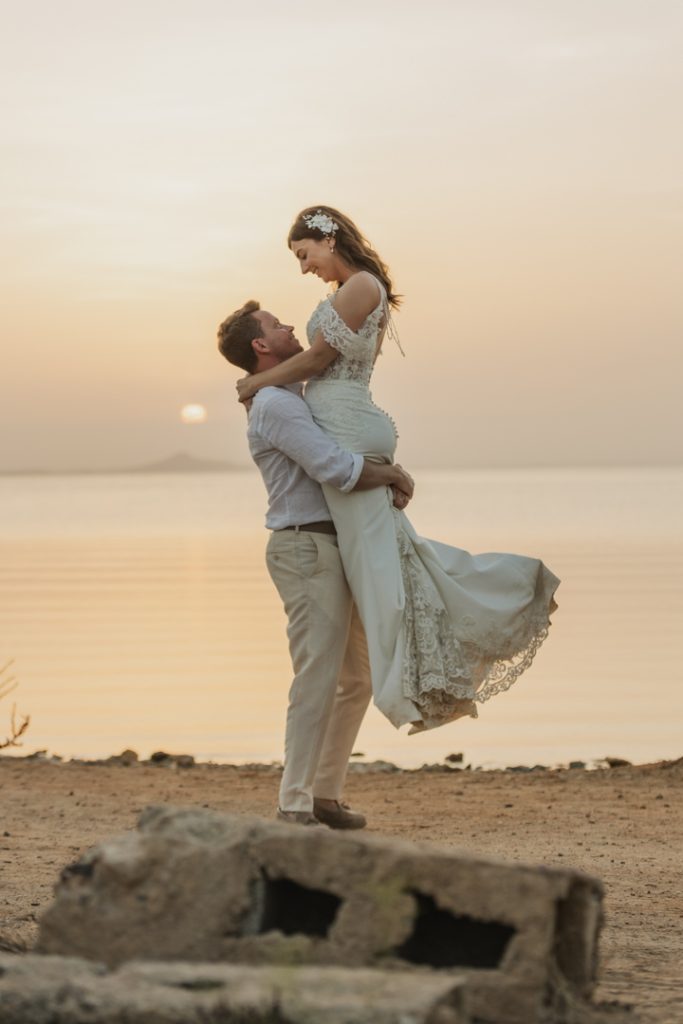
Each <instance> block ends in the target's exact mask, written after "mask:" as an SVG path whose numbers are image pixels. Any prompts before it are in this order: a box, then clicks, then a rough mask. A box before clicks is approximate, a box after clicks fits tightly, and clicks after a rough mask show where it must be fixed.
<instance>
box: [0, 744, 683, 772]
mask: <svg viewBox="0 0 683 1024" xmlns="http://www.w3.org/2000/svg"><path fill="white" fill-rule="evenodd" d="M2 760H8V761H18V762H22V761H24V762H32V763H41V764H53V765H81V766H83V767H96V766H100V767H101V766H116V765H120V766H122V767H124V768H129V767H132V766H134V765H140V766H143V765H154V766H158V767H171V768H183V769H188V768H199V767H209V768H233V769H244V770H246V771H261V772H275V771H282V767H283V765H282V762H281V761H277V760H276V761H214V760H212V759H209V760H206V761H202V760H199V759H198V758H196V757H195V755H194V754H186V753H183V754H174V753H170V752H168V751H165V750H157V751H154V752H153V753H152V754H150V756H149V757H148V758H141V757H140V756H139V755H138V753H137V751H135V750H132V749H131V748H126V749H125V750H123V751H122V752H121V753H120V754H109V755H108V756H107V757H96V758H86V757H63V756H62V755H61V754H56V753H51V752H50V751H49V750H47V749H44V750H34V751H32V752H31V753H30V754H19V753H9V752H8V750H5V751H2V752H0V761H2ZM680 764H683V756H681V757H676V758H662V759H658V760H656V761H644V762H639V763H636V762H634V761H630V760H628V759H627V758H624V757H617V756H612V755H606V756H605V757H594V758H589V759H587V760H585V761H584V760H580V759H576V760H571V761H566V762H555V763H553V764H534V765H526V764H514V765H502V764H501V765H498V764H490V763H489V764H486V763H485V764H473V763H472V762H469V761H467V759H466V758H465V755H464V754H463V753H453V754H447V755H446V756H445V757H444V758H443V759H442V760H441V761H433V762H425V763H424V764H421V765H419V766H417V767H414V768H411V767H403V766H401V765H398V764H395V763H394V762H393V761H385V760H382V759H373V760H369V759H368V758H367V757H366V755H365V754H362V753H353V754H352V755H351V760H350V761H349V769H348V770H349V772H350V773H351V774H355V773H368V772H370V773H371V772H385V773H404V774H416V773H420V772H427V773H435V772H444V773H446V774H449V773H457V772H470V771H471V772H486V773H491V772H503V773H512V774H527V773H530V772H562V771H588V772H594V771H609V770H612V769H614V768H656V767H666V766H674V765H680Z"/></svg>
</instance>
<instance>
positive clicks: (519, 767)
mask: <svg viewBox="0 0 683 1024" xmlns="http://www.w3.org/2000/svg"><path fill="white" fill-rule="evenodd" d="M505 771H506V772H530V771H531V768H528V767H527V766H526V765H525V764H513V765H510V767H509V768H506V769H505Z"/></svg>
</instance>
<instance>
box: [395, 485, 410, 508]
mask: <svg viewBox="0 0 683 1024" xmlns="http://www.w3.org/2000/svg"><path fill="white" fill-rule="evenodd" d="M391 493H392V494H393V496H394V508H397V509H399V511H403V509H404V508H406V507H407V505H408V502H409V501H410V498H409V497H408V495H407V494H404V492H403V491H399V489H398V487H397V486H396V484H394V485H393V486H392V488H391Z"/></svg>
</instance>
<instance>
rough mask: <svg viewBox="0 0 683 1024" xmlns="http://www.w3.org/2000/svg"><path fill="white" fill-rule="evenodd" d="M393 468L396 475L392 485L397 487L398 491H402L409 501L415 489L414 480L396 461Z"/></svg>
mask: <svg viewBox="0 0 683 1024" xmlns="http://www.w3.org/2000/svg"><path fill="white" fill-rule="evenodd" d="M393 469H394V472H395V474H396V477H395V479H394V481H393V485H392V486H393V487H396V488H398V490H399V491H402V492H403V494H405V496H406V497H407V498H408V500H409V501H410V499H411V498H412V496H413V493H414V491H415V481H414V480H413V478H412V476H411V475H410V473H406V471H405V469H404V468H403V466H399V464H398V462H397V463H395V465H394V467H393Z"/></svg>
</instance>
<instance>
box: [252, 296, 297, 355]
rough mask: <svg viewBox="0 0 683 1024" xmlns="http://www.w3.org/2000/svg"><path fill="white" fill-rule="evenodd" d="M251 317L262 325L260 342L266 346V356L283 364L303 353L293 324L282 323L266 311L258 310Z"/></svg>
mask: <svg viewBox="0 0 683 1024" xmlns="http://www.w3.org/2000/svg"><path fill="white" fill-rule="evenodd" d="M251 315H252V316H253V317H255V318H256V319H257V320H258V322H259V323H260V325H261V332H262V334H261V338H260V339H258V340H259V341H261V342H262V343H263V344H264V345H265V346H266V352H265V353H264V354H267V355H270V356H272V357H273V358H274V359H276V360H277V361H278V362H280V363H282V362H284V360H285V359H291V357H292V356H295V355H296V354H297V353H298V352H303V348H302V346H301V344H300V343H299V340H298V338H297V337H296V335H295V334H294V328H293V327H292V326H291V324H283V323H281V322H280V321H279V320H278V318H277V317H276V316H273V314H272V313H269V312H268V311H267V310H265V309H258V310H256V312H255V313H252V314H251Z"/></svg>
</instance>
